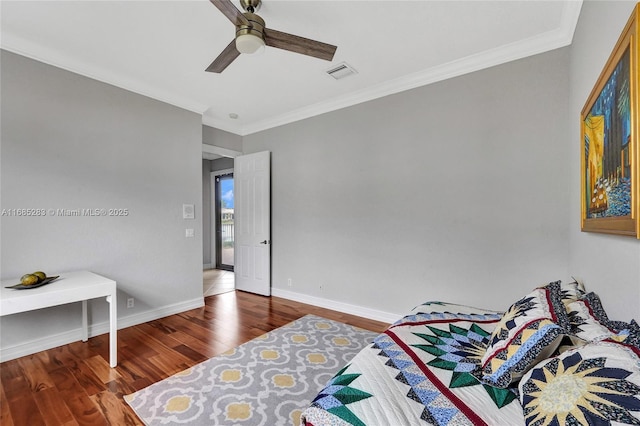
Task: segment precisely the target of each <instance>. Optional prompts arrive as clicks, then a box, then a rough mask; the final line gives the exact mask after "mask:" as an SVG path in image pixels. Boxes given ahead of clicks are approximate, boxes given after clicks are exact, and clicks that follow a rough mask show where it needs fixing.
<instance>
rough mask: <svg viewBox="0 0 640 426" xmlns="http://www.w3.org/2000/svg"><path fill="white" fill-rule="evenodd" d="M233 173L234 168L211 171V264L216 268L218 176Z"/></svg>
mask: <svg viewBox="0 0 640 426" xmlns="http://www.w3.org/2000/svg"><path fill="white" fill-rule="evenodd" d="M229 173H233V169H224V170H215V171H213V172H211V206H210V207H211V208H210V209H209V215H210V217H211V235H210V239H211V265H212V267H213V268H214V269H215V268H216V267H217V266H218V265H217V259H218V257H217V256H218V253H217V250H216V239H217V237H216V235H217V232H218V230H217V228H216V201H217V200H216V178H217V177H218V176H221V175H228V174H229Z"/></svg>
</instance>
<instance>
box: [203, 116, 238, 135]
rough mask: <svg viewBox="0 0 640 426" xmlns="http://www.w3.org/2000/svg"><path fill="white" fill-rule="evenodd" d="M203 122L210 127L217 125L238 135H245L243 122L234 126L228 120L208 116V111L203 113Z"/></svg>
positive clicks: (216, 126) (217, 127) (218, 127)
mask: <svg viewBox="0 0 640 426" xmlns="http://www.w3.org/2000/svg"><path fill="white" fill-rule="evenodd" d="M202 124H204V125H205V126H209V127H215V128H216V129H219V130H224V131H225V132H229V133H235V134H236V135H240V136H243V133H242V125H241V124H238V125H235V126H234V125H233V124H231V123H229V122H228V121H222V120H217V119H215V118H213V117H211V116H208V115H207V114H206V112H205V113H203V114H202Z"/></svg>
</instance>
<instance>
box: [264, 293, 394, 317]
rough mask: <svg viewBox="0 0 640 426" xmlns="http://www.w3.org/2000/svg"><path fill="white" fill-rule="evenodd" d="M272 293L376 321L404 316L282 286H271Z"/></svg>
mask: <svg viewBox="0 0 640 426" xmlns="http://www.w3.org/2000/svg"><path fill="white" fill-rule="evenodd" d="M271 295H272V296H276V297H282V298H283V299H289V300H295V301H296V302H301V303H307V304H309V305H314V306H319V307H321V308H327V309H332V310H334V311H338V312H344V313H345V314H351V315H357V316H359V317H363V318H369V319H372V320H376V321H381V322H387V323H389V324H392V323H394V322H396V321H397V320H399V319H400V318H402V317H403V315H401V314H394V313H391V312H384V311H379V310H377V309H371V308H366V307H364V306H358V305H352V304H350V303H344V302H337V301H335V300H329V299H324V298H322V297H316V296H309V295H307V294H302V293H296V292H293V291H289V290H282V289H280V288H275V287H274V288H271Z"/></svg>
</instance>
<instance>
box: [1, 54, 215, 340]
mask: <svg viewBox="0 0 640 426" xmlns="http://www.w3.org/2000/svg"><path fill="white" fill-rule="evenodd" d="M1 66H2V69H1V72H2V74H1V75H2V87H1V90H2V100H1V102H2V103H1V113H2V134H1V137H2V159H1V188H2V208H6V209H10V208H45V209H50V208H52V209H82V208H105V209H110V208H122V209H128V211H129V214H128V216H126V217H58V216H55V217H54V216H52V215H47V216H46V217H7V216H4V217H2V220H1V222H0V229H1V233H2V246H1V247H2V261H1V266H2V271H1V275H2V278H3V279H8V278H12V277H19V276H21V275H22V274H24V273H27V272H32V271H34V270H43V271H45V272H47V273H50V274H58V273H61V272H65V271H71V270H90V271H93V272H96V273H99V274H103V275H105V276H107V277H110V278H112V279H114V280H116V281H117V283H118V289H119V291H118V296H119V300H118V302H119V303H118V309H119V312H118V316H119V317H120V318H121V319H122V318H127V317H129V318H134V321H135V318H138V319H144V318H148V317H149V316H153V315H157V314H158V310H160V311H162V310H164V311H171V310H172V309H173V310H175V309H180V307H181V306H182V307H184V306H185V305H190V304H191V305H193V304H198V303H199V304H202V301H203V299H202V266H201V264H200V258H201V250H202V223H201V221H202V218H201V217H199V216H200V213H199V212H200V211H201V207H202V184H201V144H202V126H201V117H200V116H199V115H197V114H194V113H191V112H188V111H185V110H182V109H179V108H176V107H173V106H170V105H167V104H165V103H162V102H158V101H155V100H152V99H149V98H146V97H143V96H140V95H136V94H134V93H131V92H128V91H125V90H122V89H119V88H116V87H113V86H110V85H107V84H103V83H100V82H97V81H95V80H91V79H89V78H85V77H82V76H79V75H76V74H73V73H70V72H67V71H64V70H61V69H58V68H54V67H51V66H49V65H45V64H42V63H39V62H36V61H33V60H30V59H27V58H24V57H21V56H17V55H14V54H11V53H8V52H5V51H3V52H2V57H1ZM183 203H184V204H195V211H196V219H195V220H183V219H182V205H183ZM185 228H194V229H195V235H196V237H195V238H189V239H187V238H185ZM127 297H134V298H135V300H136V306H135V308H134V309H126V307H125V304H126V300H125V299H126V298H127ZM181 310H184V308H182V309H181ZM79 312H80V311H79V304H74V305H70V306H63V307H58V308H51V309H47V310H44V311H39V312H33V313H24V314H18V315H12V316H9V317H4V318H2V323H1V327H2V338H1V341H0V342H1V346H2V348H3V350H6V349H7V348H11V347H14V346H15V345H19V344H24V343H25V342H29V341H35V340H37V339H45V338H51V337H52V336H56V335H58V334H64V333H67V332H69V330H76V331H78V330H79V327H80V316H79ZM107 318H108V316H107V310H106V303H104V301H103V300H100V301H94V303H92V304H91V322H92V323H94V324H95V323H96V322H98V323H100V322H105V321H106V320H107ZM123 324H126V321H123V322H121V325H123ZM78 336H79V334H78Z"/></svg>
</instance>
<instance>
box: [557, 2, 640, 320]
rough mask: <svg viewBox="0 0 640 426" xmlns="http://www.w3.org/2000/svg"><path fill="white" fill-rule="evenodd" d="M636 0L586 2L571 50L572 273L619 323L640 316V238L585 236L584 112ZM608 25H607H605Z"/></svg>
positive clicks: (588, 234) (570, 239)
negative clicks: (582, 217) (582, 207)
mask: <svg viewBox="0 0 640 426" xmlns="http://www.w3.org/2000/svg"><path fill="white" fill-rule="evenodd" d="M635 4H636V2H634V1H616V2H610V1H609V2H594V1H586V2H584V3H583V5H582V12H581V14H580V20H579V22H578V27H577V29H576V33H575V35H574V38H573V45H572V47H571V63H570V75H571V86H570V93H571V98H570V114H569V124H570V129H571V131H570V138H569V140H570V146H571V155H570V156H569V161H568V164H569V167H570V171H571V173H570V175H569V182H571V192H570V197H569V201H570V202H569V205H570V208H571V210H570V212H571V217H570V221H569V231H570V232H569V242H570V253H571V256H570V263H569V265H570V270H571V271H572V273H574V274H576V275H578V276H580V277H582V278H583V279H584V281H585V285H586V286H587V289H592V290H594V291H596V292H598V293H599V294H600V295H601V297H602V302H603V304H604V306H605V309H606V310H607V311H608V312H611V313H612V315H613V316H614V317H615V318H616V319H621V320H628V319H629V318H632V317H634V318H640V240H637V239H634V238H628V237H617V236H609V235H605V234H595V233H582V232H580V214H581V213H580V199H581V194H580V156H579V155H578V153H579V152H580V149H581V145H580V111H581V110H582V108H583V106H584V104H585V102H586V100H587V97H588V96H589V93H590V92H591V90H592V88H593V86H594V85H595V83H596V80H597V79H598V76H599V75H600V72H601V71H602V69H603V67H604V65H605V63H606V62H607V59H608V58H609V54H610V53H611V51H612V50H613V47H614V46H615V44H616V42H617V40H618V37H619V36H620V33H621V32H622V29H623V28H624V26H625V24H626V22H627V19H629V16H630V15H631V11H632V10H633V8H634V6H635ZM602 23H606V25H602Z"/></svg>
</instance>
